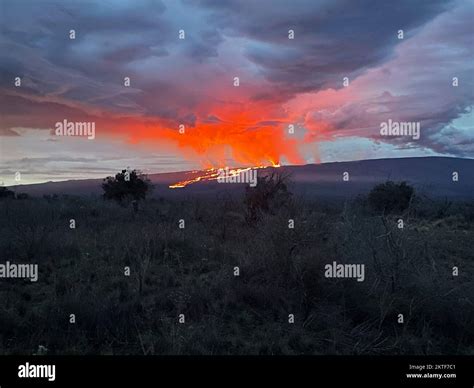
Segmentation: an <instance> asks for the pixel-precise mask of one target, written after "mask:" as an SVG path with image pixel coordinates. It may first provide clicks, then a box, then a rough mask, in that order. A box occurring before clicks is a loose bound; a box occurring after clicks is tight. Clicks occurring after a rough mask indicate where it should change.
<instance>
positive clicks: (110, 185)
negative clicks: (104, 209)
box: [102, 170, 152, 202]
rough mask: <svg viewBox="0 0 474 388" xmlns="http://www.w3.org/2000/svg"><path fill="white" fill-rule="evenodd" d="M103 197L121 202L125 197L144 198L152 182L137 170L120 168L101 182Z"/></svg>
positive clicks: (150, 188) (136, 199)
mask: <svg viewBox="0 0 474 388" xmlns="http://www.w3.org/2000/svg"><path fill="white" fill-rule="evenodd" d="M102 189H103V190H104V194H103V195H104V198H105V199H113V200H115V201H118V202H122V201H123V200H125V199H131V200H135V201H138V200H140V199H145V197H146V195H147V194H148V193H149V192H150V191H151V190H152V184H151V182H150V180H149V179H148V177H147V176H146V175H145V174H142V173H140V172H139V171H137V170H133V171H127V170H122V172H119V173H118V174H116V175H115V177H110V176H109V177H107V178H105V179H104V183H102Z"/></svg>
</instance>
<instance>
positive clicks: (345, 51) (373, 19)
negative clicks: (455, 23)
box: [187, 0, 449, 94]
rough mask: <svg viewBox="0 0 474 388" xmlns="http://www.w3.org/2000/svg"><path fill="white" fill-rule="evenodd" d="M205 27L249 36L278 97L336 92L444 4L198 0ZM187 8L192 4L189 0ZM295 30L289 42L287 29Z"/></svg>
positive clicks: (445, 3)
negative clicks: (205, 10) (326, 90)
mask: <svg viewBox="0 0 474 388" xmlns="http://www.w3.org/2000/svg"><path fill="white" fill-rule="evenodd" d="M198 3H199V5H200V6H202V7H206V8H208V9H209V10H211V16H210V17H209V19H208V21H210V22H212V23H213V24H215V25H216V26H218V27H219V28H220V29H221V30H222V31H224V32H225V33H226V34H228V35H231V36H232V35H233V36H238V37H246V38H247V39H248V40H249V45H248V46H247V48H246V54H247V56H248V58H249V59H250V60H251V61H252V62H254V63H255V64H257V65H258V66H259V67H260V70H261V73H262V74H263V75H264V76H265V77H266V78H267V79H268V80H269V81H271V82H272V83H273V84H276V85H278V87H279V92H280V93H287V94H294V93H298V92H307V91H310V90H317V89H321V88H326V87H339V86H340V85H341V79H342V77H344V76H348V77H351V78H354V77H356V76H357V75H359V74H361V72H363V71H364V70H365V69H367V68H369V67H371V66H374V65H376V64H377V63H380V62H381V61H383V60H385V59H387V58H388V57H390V55H391V54H392V52H393V47H394V46H395V45H397V44H398V43H399V40H398V39H397V31H398V30H400V29H402V30H404V32H405V38H408V37H410V36H411V34H412V33H413V30H414V29H415V28H417V27H419V26H421V25H422V24H423V23H425V22H426V21H428V20H430V19H432V18H433V17H434V16H435V15H437V14H439V13H441V12H442V11H444V10H445V9H447V6H448V4H449V1H441V0H436V1H422V2H413V1H411V0H402V1H396V2H392V1H375V0H365V1H319V2H318V1H310V0H308V1H292V2H288V1H286V0H280V1H278V0H261V1H254V2H250V1H245V0H241V1H239V0H230V1H217V0H214V1H213V0H202V1H199V2H198ZM187 4H190V5H191V4H196V3H195V2H194V1H187ZM289 29H292V30H294V33H295V37H294V39H293V40H289V39H288V30H289Z"/></svg>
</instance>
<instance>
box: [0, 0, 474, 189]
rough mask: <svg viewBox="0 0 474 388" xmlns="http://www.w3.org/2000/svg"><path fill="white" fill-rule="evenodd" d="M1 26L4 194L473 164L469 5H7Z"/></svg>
mask: <svg viewBox="0 0 474 388" xmlns="http://www.w3.org/2000/svg"><path fill="white" fill-rule="evenodd" d="M0 26H1V27H0V50H1V56H0V184H1V183H2V182H3V184H5V185H9V184H15V181H14V175H15V172H17V171H19V172H21V179H22V180H21V182H20V183H33V182H44V181H48V180H64V179H79V178H90V177H104V176H106V175H110V174H112V173H114V172H116V171H117V170H119V169H122V168H124V167H127V166H130V167H132V168H138V169H141V170H142V171H145V172H148V173H152V172H164V171H179V170H188V169H194V168H200V167H209V166H214V167H223V166H226V165H230V166H237V165H239V166H240V165H270V164H272V163H277V162H280V163H284V164H301V163H307V162H309V163H314V162H328V161H343V160H357V159H370V158H384V157H408V156H429V155H446V156H457V157H470V158H472V157H474V112H473V110H472V107H473V105H474V76H473V75H474V1H472V0H467V1H466V0H458V1H455V0H453V1H436V0H432V1H412V0H401V1H374V0H372V1H368V0H367V1H365V0H358V1H349V0H346V1H339V0H321V1H320V0H301V1H300V0H291V1H290V0H285V1H280V0H259V1H253V0H245V1H244V0H229V1H226V0H214V1H211V0H200V1H199V0H195V1H194V0H193V1H191V0H181V1H180V0H167V1H165V0H162V1H160V0H127V1H124V0H122V1H121V0H113V1H112V0H102V1H100V2H99V1H95V2H89V1H78V0H77V1H71V0H61V1H59V0H58V1H47V0H37V1H33V0H0ZM70 30H74V31H75V34H76V35H75V39H70ZM180 30H183V31H184V39H179V38H180V36H179V31H180ZM289 30H293V31H294V39H289V33H288V31H289ZM399 30H403V34H404V38H403V39H399ZM16 77H19V78H20V79H21V85H20V86H16V85H15V78H16ZM125 77H129V78H130V86H126V85H124V78H125ZM234 77H239V86H235V85H234ZM345 77H347V79H348V81H349V83H348V84H347V83H346V85H347V86H345V85H344V79H345ZM454 77H456V78H457V79H458V86H453V78H454ZM65 119H66V120H68V121H70V122H94V123H95V138H94V139H92V140H89V139H87V137H77V136H74V137H68V136H57V135H56V134H55V131H54V128H55V124H56V123H57V122H62V121H63V120H65ZM388 120H392V121H394V122H419V123H420V128H421V130H420V131H421V136H420V138H419V139H417V140H415V139H413V138H411V137H407V136H392V137H384V136H381V134H380V125H381V123H382V122H387V121H388ZM181 124H182V125H184V126H185V132H184V133H179V131H178V129H179V126H180V125H181ZM290 124H291V125H294V128H295V130H294V133H289V131H288V128H289V127H288V126H289V125H290Z"/></svg>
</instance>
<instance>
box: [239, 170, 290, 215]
mask: <svg viewBox="0 0 474 388" xmlns="http://www.w3.org/2000/svg"><path fill="white" fill-rule="evenodd" d="M288 181H289V175H288V174H285V173H283V172H272V173H271V174H269V175H265V176H263V177H258V179H257V185H256V186H255V187H250V186H248V187H247V188H246V189H245V199H244V204H245V206H246V208H247V219H248V220H249V221H253V220H256V219H257V218H259V213H260V212H264V213H270V214H272V213H273V212H274V210H275V209H278V208H280V207H282V206H284V205H286V204H287V203H288V202H289V200H290V198H291V195H292V194H291V193H290V192H289V191H288V186H287V185H288Z"/></svg>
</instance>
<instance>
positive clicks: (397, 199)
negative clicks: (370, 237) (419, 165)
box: [368, 181, 414, 214]
mask: <svg viewBox="0 0 474 388" xmlns="http://www.w3.org/2000/svg"><path fill="white" fill-rule="evenodd" d="M413 194H414V189H413V187H411V186H409V185H407V184H406V182H401V183H395V182H392V181H388V182H385V183H382V184H380V185H377V186H375V187H374V188H373V189H372V190H371V191H370V193H369V197H368V201H369V205H370V207H372V208H373V209H374V210H376V211H383V212H384V213H386V214H388V213H393V212H401V211H404V210H406V209H407V208H408V206H409V205H410V201H411V199H412V197H413Z"/></svg>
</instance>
